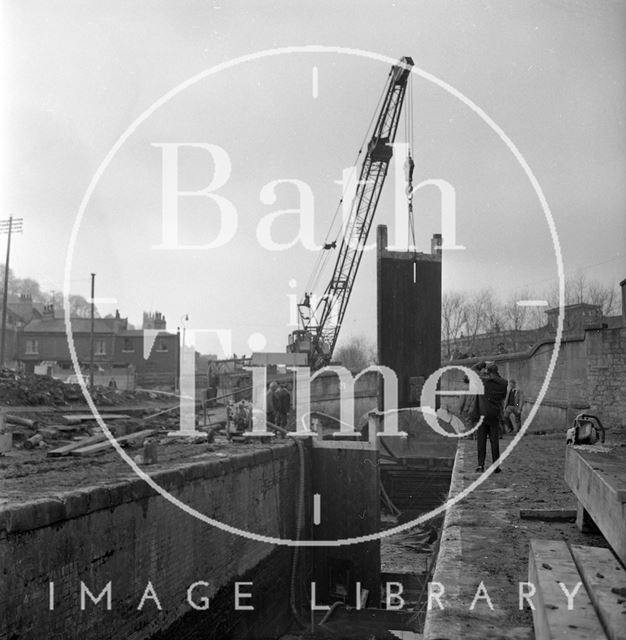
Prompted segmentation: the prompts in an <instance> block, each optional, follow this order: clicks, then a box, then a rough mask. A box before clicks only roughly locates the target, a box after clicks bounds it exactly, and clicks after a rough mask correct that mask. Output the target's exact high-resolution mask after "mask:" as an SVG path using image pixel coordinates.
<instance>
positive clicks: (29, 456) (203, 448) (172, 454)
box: [0, 407, 284, 506]
mask: <svg viewBox="0 0 626 640" xmlns="http://www.w3.org/2000/svg"><path fill="white" fill-rule="evenodd" d="M12 412H13V410H12ZM151 412H154V408H153V409H151V410H150V411H148V413H151ZM15 413H16V415H19V416H20V417H22V418H30V419H34V420H37V421H38V422H39V423H40V425H41V424H43V425H54V424H59V423H61V424H62V422H63V421H62V419H61V416H62V414H63V413H64V412H63V411H62V410H61V411H57V412H54V411H52V410H39V411H32V412H29V411H22V412H20V413H19V414H17V412H15ZM65 413H67V412H65ZM85 413H89V408H88V407H85ZM120 413H123V410H122V411H120ZM221 413H223V410H221ZM221 413H220V410H219V409H218V410H217V411H214V412H212V414H213V415H212V416H210V417H209V421H210V420H211V419H212V420H214V421H215V420H216V418H221V417H223V416H221ZM103 417H104V420H105V422H106V424H107V426H108V427H109V428H110V429H111V430H115V428H116V427H117V426H118V425H122V426H124V425H125V426H127V427H129V428H130V430H131V431H134V430H138V429H158V430H159V432H158V433H157V434H156V436H155V437H156V440H157V442H158V445H157V447H158V462H157V463H156V464H151V465H141V466H142V468H144V469H145V470H146V471H158V470H162V469H167V468H171V467H172V466H173V465H175V464H180V463H183V462H190V463H191V462H198V461H201V460H203V461H204V460H210V459H211V458H215V459H219V458H221V457H225V456H230V455H233V454H236V453H242V452H244V451H248V450H253V449H255V448H257V447H267V444H256V443H233V442H229V441H228V440H227V439H226V437H225V436H222V435H216V436H215V439H214V441H213V442H210V443H209V442H206V441H203V440H199V441H191V440H188V439H185V441H181V440H180V439H178V438H172V437H168V436H167V431H168V430H170V429H172V430H175V429H177V428H178V427H177V423H178V416H177V415H176V416H175V417H169V416H168V415H167V414H165V415H164V416H162V417H159V418H157V419H152V420H148V421H146V420H144V419H143V418H129V419H127V420H110V421H108V420H107V418H106V414H103ZM83 425H84V426H83V427H82V429H80V430H77V431H76V432H73V433H65V434H56V435H55V436H54V437H46V443H45V446H43V447H41V448H35V449H25V448H23V438H24V437H25V436H28V435H32V434H33V433H35V432H34V431H33V430H30V429H28V428H26V427H14V428H13V432H14V442H15V443H16V444H15V445H14V448H13V449H12V450H10V451H8V452H6V453H5V454H4V455H0V506H2V505H6V504H10V503H20V502H25V501H27V500H34V499H40V498H45V497H54V496H58V495H59V494H61V493H63V492H65V491H72V490H75V489H77V488H87V487H93V486H104V485H106V484H116V483H118V482H121V481H123V480H125V479H133V478H135V477H136V476H135V474H134V471H133V470H132V469H131V468H130V466H129V465H128V464H127V463H126V461H125V460H123V459H122V458H121V457H120V456H119V455H118V454H117V452H116V451H115V450H114V449H113V447H110V448H107V449H105V450H103V451H100V452H98V453H94V454H91V455H89V456H84V457H75V456H71V455H69V456H64V457H48V455H47V454H48V452H49V451H51V450H53V449H56V448H58V447H62V446H64V445H66V444H70V443H72V442H74V441H78V439H79V438H84V437H87V436H89V435H90V434H96V433H100V432H101V429H100V428H99V427H98V426H97V424H96V423H95V421H88V422H85V423H83ZM20 432H22V437H20ZM272 442H273V443H281V442H284V440H282V439H281V438H279V437H277V438H275V439H274V440H273V441H272ZM125 450H126V452H127V453H128V455H130V456H131V458H135V456H137V455H139V454H141V452H142V442H135V443H132V442H131V443H128V444H126V445H125Z"/></svg>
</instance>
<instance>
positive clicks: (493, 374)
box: [472, 363, 507, 473]
mask: <svg viewBox="0 0 626 640" xmlns="http://www.w3.org/2000/svg"><path fill="white" fill-rule="evenodd" d="M486 373H487V375H486V377H484V378H483V386H484V389H485V392H484V393H483V395H481V396H478V412H477V413H476V410H475V411H474V413H473V415H472V418H473V419H474V423H476V422H477V421H478V420H479V418H480V416H482V417H483V421H482V423H481V425H480V427H478V442H477V449H478V451H477V452H478V466H477V467H476V471H477V472H482V471H484V470H485V456H486V454H487V436H489V441H490V443H491V459H492V462H495V461H496V460H497V459H498V458H499V457H500V439H499V438H500V434H499V430H500V417H501V415H502V403H503V400H504V398H505V397H506V389H507V382H506V380H504V379H503V378H501V377H500V375H499V374H498V366H497V365H496V364H495V363H492V364H488V365H487V369H486ZM495 473H500V467H497V468H496V469H495Z"/></svg>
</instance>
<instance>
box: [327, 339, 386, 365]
mask: <svg viewBox="0 0 626 640" xmlns="http://www.w3.org/2000/svg"><path fill="white" fill-rule="evenodd" d="M335 359H336V360H338V361H339V362H341V364H342V365H343V366H344V367H346V368H347V369H349V370H350V371H361V370H363V369H365V368H366V367H369V366H370V365H372V364H376V345H375V344H374V342H373V341H371V340H369V339H368V338H366V337H365V336H353V337H350V338H348V340H347V341H346V342H345V343H342V344H341V346H340V347H339V348H338V349H337V351H336V352H335Z"/></svg>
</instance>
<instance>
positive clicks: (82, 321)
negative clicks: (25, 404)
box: [5, 294, 179, 388]
mask: <svg viewBox="0 0 626 640" xmlns="http://www.w3.org/2000/svg"><path fill="white" fill-rule="evenodd" d="M70 326H71V329H72V338H73V340H72V343H73V345H74V350H75V355H76V360H77V361H78V362H79V364H80V367H81V371H82V373H83V375H85V374H86V373H87V372H88V371H89V368H90V361H91V348H92V347H91V345H92V342H91V319H90V318H83V317H72V318H70ZM144 329H149V330H151V331H149V332H147V335H148V336H149V338H148V339H146V338H145V336H144ZM178 345H179V339H178V334H177V333H171V332H168V331H167V324H166V320H165V317H164V316H163V315H162V314H161V313H159V312H158V311H157V312H144V314H143V323H142V328H141V329H134V328H133V327H132V325H129V322H128V318H122V317H121V316H120V314H119V311H116V313H115V315H114V316H110V317H106V318H95V319H94V328H93V362H94V378H95V381H96V382H97V383H99V384H111V385H113V384H115V386H117V387H119V388H133V386H134V385H135V383H136V384H138V385H141V386H159V387H174V386H175V383H176V376H177V363H178V358H179V351H178ZM5 352H6V358H5V361H6V363H7V364H8V365H9V366H13V367H15V368H17V369H20V370H22V371H25V372H27V373H40V374H46V375H51V376H53V377H55V378H59V379H63V380H70V381H71V380H72V379H74V378H73V377H74V376H76V372H75V370H74V365H73V362H72V356H71V353H70V341H69V340H68V336H67V331H66V323H65V317H64V313H63V311H62V310H59V309H56V308H55V307H54V305H52V304H43V303H39V302H33V301H32V298H31V297H30V296H28V295H25V294H22V295H20V296H9V301H8V304H7V326H6V333H5Z"/></svg>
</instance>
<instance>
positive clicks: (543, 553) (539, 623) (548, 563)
mask: <svg viewBox="0 0 626 640" xmlns="http://www.w3.org/2000/svg"><path fill="white" fill-rule="evenodd" d="M528 581H529V582H530V583H531V584H533V585H534V586H535V588H536V593H535V595H534V596H533V598H532V602H533V605H534V607H535V608H534V610H533V612H532V614H533V625H534V627H535V638H536V640H554V639H555V638H567V640H606V637H607V636H606V634H605V633H604V630H603V629H602V625H601V624H600V620H599V619H598V616H597V614H596V612H595V610H594V607H593V604H592V602H591V599H590V597H589V594H588V593H587V590H586V587H585V586H584V584H581V586H580V588H579V589H578V592H577V593H576V595H575V596H574V598H573V606H572V608H571V610H569V609H568V602H567V597H566V594H565V592H564V591H563V589H562V588H561V587H560V583H562V584H563V585H564V586H565V587H566V588H567V590H568V591H569V593H572V592H573V590H574V588H575V587H576V585H577V584H578V583H579V582H582V579H581V577H580V575H579V573H578V569H577V568H576V564H575V563H574V560H573V558H572V555H571V553H570V552H569V549H568V548H567V545H566V544H565V542H563V541H562V540H535V539H533V540H531V541H530V554H529V558H528Z"/></svg>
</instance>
